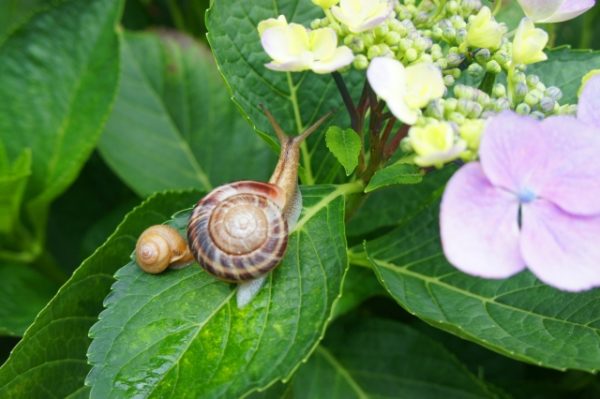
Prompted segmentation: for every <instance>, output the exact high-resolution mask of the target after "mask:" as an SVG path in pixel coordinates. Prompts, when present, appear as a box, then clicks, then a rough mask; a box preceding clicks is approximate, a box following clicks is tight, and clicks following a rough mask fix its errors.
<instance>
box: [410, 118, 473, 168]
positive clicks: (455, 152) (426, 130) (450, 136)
mask: <svg viewBox="0 0 600 399" xmlns="http://www.w3.org/2000/svg"><path fill="white" fill-rule="evenodd" d="M408 139H409V142H410V145H411V147H412V148H413V150H414V151H415V153H416V155H417V156H416V157H415V163H416V164H417V165H419V166H423V167H428V166H435V167H438V168H439V167H442V166H443V165H444V164H445V163H447V162H450V161H452V160H454V159H457V158H458V157H459V156H460V155H461V153H463V152H464V151H465V150H466V147H467V146H466V144H465V142H464V141H463V140H460V139H457V138H456V135H455V134H454V130H453V129H452V126H450V124H449V123H447V122H437V121H436V122H433V123H430V124H428V125H426V126H413V127H412V128H411V129H410V131H409V133H408Z"/></svg>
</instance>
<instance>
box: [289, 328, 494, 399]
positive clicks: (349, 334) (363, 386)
mask: <svg viewBox="0 0 600 399" xmlns="http://www.w3.org/2000/svg"><path fill="white" fill-rule="evenodd" d="M291 385H292V390H293V397H294V398H298V399H300V398H307V399H308V398H328V399H336V398H339V399H350V398H361V399H362V398H419V399H426V398H432V399H437V398H447V399H450V398H453V399H458V398H497V397H499V395H498V391H497V390H495V389H490V388H489V387H488V386H487V385H486V383H485V382H484V381H482V380H481V379H479V378H477V377H476V376H475V375H473V374H471V373H470V372H469V371H468V370H467V368H466V367H465V366H464V365H463V364H461V362H460V361H459V360H458V359H457V358H456V357H454V355H452V354H451V353H450V352H448V351H447V350H446V349H445V348H444V347H443V346H442V345H440V344H439V343H437V342H435V341H434V340H432V339H431V338H429V337H427V336H426V335H424V334H421V333H419V332H418V331H416V330H414V329H412V328H410V327H408V326H405V325H403V324H401V323H398V322H394V321H390V320H384V319H375V318H351V319H346V320H343V321H340V322H336V323H334V325H333V326H332V328H330V329H329V330H328V332H327V336H326V337H325V341H324V342H323V344H321V345H320V346H319V347H318V348H317V350H316V351H315V353H314V354H313V356H312V357H311V358H310V360H309V361H308V363H307V364H306V365H304V366H302V367H301V368H300V369H299V370H298V372H297V373H296V374H295V376H294V379H293V380H292V382H291Z"/></svg>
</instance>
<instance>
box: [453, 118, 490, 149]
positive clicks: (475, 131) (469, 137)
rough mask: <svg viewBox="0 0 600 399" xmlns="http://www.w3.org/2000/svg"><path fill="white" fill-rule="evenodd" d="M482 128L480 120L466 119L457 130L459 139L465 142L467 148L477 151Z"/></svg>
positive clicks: (483, 123)
mask: <svg viewBox="0 0 600 399" xmlns="http://www.w3.org/2000/svg"><path fill="white" fill-rule="evenodd" d="M484 126H485V122H484V121H483V120H482V119H475V120H473V119H467V120H466V121H465V123H463V124H462V125H461V126H460V127H459V129H458V132H459V134H460V137H461V138H462V139H463V140H464V141H465V143H466V144H467V147H469V149H470V150H473V151H474V152H477V151H478V150H479V144H480V143H481V135H482V134H483V128H484Z"/></svg>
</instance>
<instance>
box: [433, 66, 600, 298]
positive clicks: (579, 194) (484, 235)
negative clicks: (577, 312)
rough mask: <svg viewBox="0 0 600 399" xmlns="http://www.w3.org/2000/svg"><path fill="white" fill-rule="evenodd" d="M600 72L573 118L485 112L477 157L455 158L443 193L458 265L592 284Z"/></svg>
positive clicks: (598, 221) (598, 225)
mask: <svg viewBox="0 0 600 399" xmlns="http://www.w3.org/2000/svg"><path fill="white" fill-rule="evenodd" d="M599 109H600V77H597V78H593V79H591V80H590V82H589V83H588V85H587V86H586V88H585V90H584V91H583V93H582V96H581V99H580V105H579V114H578V117H577V118H575V117H568V116H559V117H551V118H548V119H546V120H544V121H537V120H535V119H533V118H531V117H526V116H519V115H517V114H515V113H513V112H510V111H507V112H504V113H502V114H500V115H498V116H496V117H494V118H492V119H490V120H489V122H488V124H487V126H486V129H485V132H484V135H483V138H482V143H481V148H480V158H481V161H480V162H473V163H469V164H467V165H465V166H463V167H462V168H461V169H460V170H459V171H458V172H457V173H456V174H455V175H454V176H453V177H452V179H451V180H450V182H449V183H448V186H447V188H446V191H445V193H444V198H443V200H442V206H441V214H440V225H441V236H442V244H443V248H444V253H445V254H446V257H447V258H448V260H449V261H450V263H452V264H453V265H454V266H456V267H457V268H458V269H460V270H462V271H464V272H466V273H469V274H473V275H476V276H481V277H486V278H506V277H509V276H511V275H513V274H515V273H518V272H520V271H522V270H523V269H525V267H527V268H528V269H529V270H531V271H532V272H533V273H534V274H535V275H536V276H537V277H538V278H539V279H540V280H542V281H543V282H545V283H547V284H549V285H552V286H554V287H557V288H560V289H563V290H568V291H581V290H585V289H589V288H592V287H595V286H600V116H599V115H598V110H599Z"/></svg>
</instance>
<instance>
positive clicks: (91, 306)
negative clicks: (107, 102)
mask: <svg viewBox="0 0 600 399" xmlns="http://www.w3.org/2000/svg"><path fill="white" fill-rule="evenodd" d="M198 197H199V194H198V193H193V192H185V193H181V192H180V193H174V192H171V193H164V194H157V195H155V196H153V197H151V198H149V199H148V200H147V201H145V202H144V203H143V204H142V205H140V206H139V207H137V208H135V209H134V210H133V211H132V212H131V213H130V214H129V215H127V217H126V218H125V220H124V221H123V223H121V225H120V226H119V227H118V228H117V230H116V231H115V232H114V233H113V234H112V235H111V237H110V238H109V239H108V240H107V241H106V243H104V245H102V246H101V247H100V248H98V250H96V252H95V253H94V254H93V255H92V256H91V257H89V258H88V259H87V260H86V261H84V262H83V263H82V265H81V266H80V267H79V268H78V269H77V270H76V271H75V273H74V274H73V276H72V277H71V278H70V279H69V281H68V282H67V283H66V284H65V285H64V286H63V287H62V288H61V289H60V290H59V292H58V294H57V295H56V296H55V297H54V298H53V299H52V300H51V301H50V303H49V304H48V305H47V306H46V307H45V308H44V309H43V310H42V311H41V312H40V314H39V315H38V316H37V318H36V319H35V321H34V323H33V324H32V325H31V326H30V327H29V329H28V330H27V331H26V333H25V335H24V337H23V339H22V340H21V341H20V342H19V343H18V344H17V346H16V347H15V348H14V350H13V352H12V353H11V355H10V358H9V359H8V360H7V362H6V363H5V364H4V365H3V366H2V367H1V368H0V397H3V398H18V397H31V398H34V397H37V398H47V397H48V395H49V392H51V393H52V395H53V396H55V397H60V398H63V397H67V396H69V395H72V396H73V397H75V396H78V395H79V396H83V395H84V394H85V393H86V392H87V391H88V388H86V387H84V386H83V381H84V379H85V376H86V375H87V373H88V372H89V370H90V367H89V366H88V364H87V359H86V352H87V349H88V346H89V344H90V342H91V340H90V338H89V337H88V330H89V328H90V327H91V326H92V325H93V324H94V323H95V322H96V320H97V317H98V313H100V311H101V310H102V308H103V306H102V301H103V299H104V297H105V296H106V295H107V294H108V293H109V292H110V286H111V284H112V283H113V282H114V278H113V274H114V273H115V271H116V270H117V268H118V266H119V265H122V264H123V263H125V262H127V261H128V260H129V259H130V256H131V252H132V250H133V247H134V246H135V242H136V240H137V237H138V236H139V234H140V233H141V232H142V231H143V230H144V229H145V228H146V227H148V226H149V225H151V224H154V223H161V222H162V221H164V220H165V219H166V218H168V217H169V216H170V215H171V214H173V212H175V211H177V210H179V209H181V208H184V207H188V206H190V205H191V204H193V203H194V202H195V201H196V200H197V199H198Z"/></svg>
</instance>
